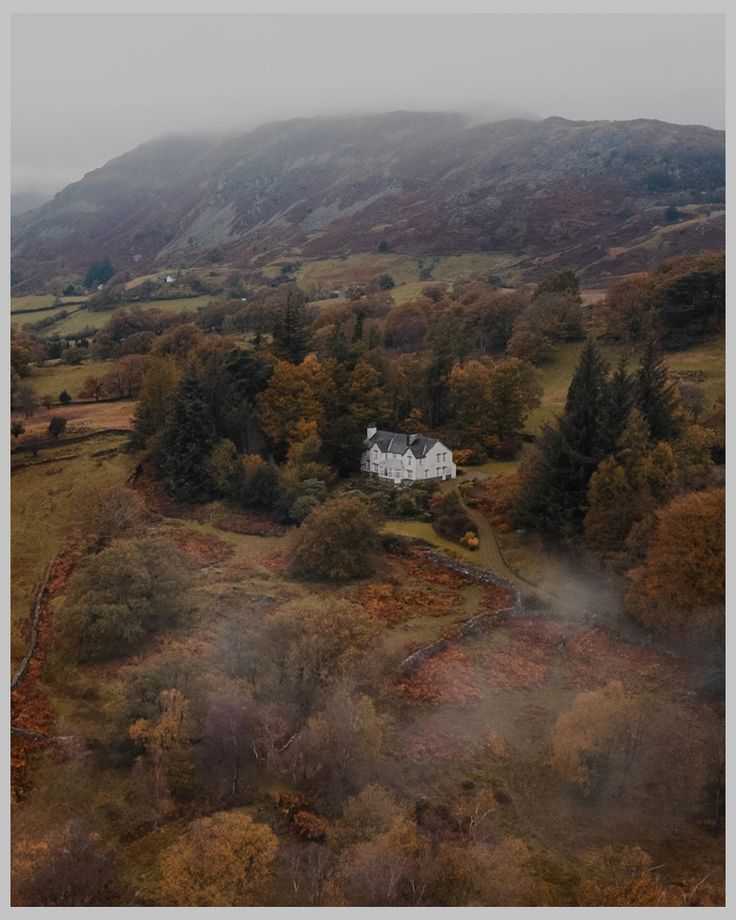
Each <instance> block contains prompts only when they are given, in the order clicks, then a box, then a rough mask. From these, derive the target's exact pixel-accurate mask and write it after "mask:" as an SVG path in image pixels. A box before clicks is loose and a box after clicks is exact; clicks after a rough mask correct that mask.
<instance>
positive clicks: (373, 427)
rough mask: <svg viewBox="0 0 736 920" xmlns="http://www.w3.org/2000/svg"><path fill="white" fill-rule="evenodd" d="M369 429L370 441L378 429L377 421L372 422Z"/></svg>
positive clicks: (368, 436)
mask: <svg viewBox="0 0 736 920" xmlns="http://www.w3.org/2000/svg"><path fill="white" fill-rule="evenodd" d="M367 431H368V434H367V438H368V440H369V441H370V439H371V438H372V437H373V435H374V434H375V433H376V432H377V431H378V428H376V423H375V422H371V423H370V425H369V426H368V429H367Z"/></svg>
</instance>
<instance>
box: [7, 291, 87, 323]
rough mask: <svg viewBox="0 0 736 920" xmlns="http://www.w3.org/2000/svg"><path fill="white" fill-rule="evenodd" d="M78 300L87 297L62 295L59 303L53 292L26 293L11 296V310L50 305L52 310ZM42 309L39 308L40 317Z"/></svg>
mask: <svg viewBox="0 0 736 920" xmlns="http://www.w3.org/2000/svg"><path fill="white" fill-rule="evenodd" d="M78 300H86V298H85V297H62V298H61V299H60V302H59V303H55V298H54V295H53V294H26V295H25V296H23V297H11V298H10V312H11V313H16V312H17V311H18V310H36V309H38V308H39V307H48V308H49V309H50V310H52V309H56V310H59V309H61V307H63V306H64V304H66V303H70V302H72V303H73V302H75V301H78ZM40 315H41V311H40V310H39V318H40Z"/></svg>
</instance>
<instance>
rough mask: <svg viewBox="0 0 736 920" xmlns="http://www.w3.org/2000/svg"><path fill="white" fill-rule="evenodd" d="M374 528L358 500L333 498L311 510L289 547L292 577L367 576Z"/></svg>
mask: <svg viewBox="0 0 736 920" xmlns="http://www.w3.org/2000/svg"><path fill="white" fill-rule="evenodd" d="M377 548H378V527H377V525H376V521H375V519H374V517H373V515H372V514H371V513H370V511H369V510H368V508H367V507H366V505H365V503H364V502H363V501H362V500H361V499H359V498H353V497H347V498H334V499H332V500H331V501H328V502H325V504H323V505H320V506H319V507H318V508H314V509H313V510H312V511H311V512H310V514H309V515H308V516H307V518H306V519H305V521H304V523H303V524H302V526H301V527H300V528H299V532H298V534H297V536H296V539H295V541H294V544H293V546H292V548H291V558H290V566H291V570H292V572H293V573H294V574H295V575H300V576H302V577H313V578H328V579H333V580H343V579H349V578H358V577H360V576H363V575H369V574H370V573H371V571H372V570H373V559H372V555H373V552H374V551H375V550H376V549H377Z"/></svg>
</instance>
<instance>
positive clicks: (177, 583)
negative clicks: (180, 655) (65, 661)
mask: <svg viewBox="0 0 736 920" xmlns="http://www.w3.org/2000/svg"><path fill="white" fill-rule="evenodd" d="M189 583H190V578H189V577H188V570H187V564H186V561H185V559H184V557H183V554H182V553H181V551H180V550H178V549H177V548H176V547H175V546H173V545H172V544H171V543H168V542H164V541H162V540H159V539H156V538H154V537H140V538H136V539H125V540H118V541H116V542H115V543H113V544H111V545H110V546H108V547H107V548H106V549H103V550H102V551H101V552H100V553H97V555H95V556H90V557H88V558H87V559H85V560H84V562H82V563H81V564H80V566H79V568H78V569H77V570H76V572H75V573H74V575H73V576H72V579H71V581H70V584H69V591H68V594H67V596H66V597H65V599H64V606H63V613H62V615H61V617H60V618H59V621H60V629H61V632H62V635H63V638H64V642H65V645H66V648H67V649H68V650H69V652H70V653H71V654H72V655H73V657H74V658H76V659H77V660H78V661H96V660H105V659H108V658H113V657H115V656H117V655H124V654H126V653H128V652H130V651H132V650H133V649H134V648H136V647H137V646H138V645H139V644H140V643H141V642H142V641H143V639H144V638H145V637H146V636H148V635H150V634H151V633H154V632H156V631H157V630H159V629H162V628H164V627H166V626H169V625H171V624H172V623H175V622H176V621H177V620H179V619H180V617H181V616H182V613H183V612H184V610H185V609H186V605H187V601H186V595H187V589H188V586H189Z"/></svg>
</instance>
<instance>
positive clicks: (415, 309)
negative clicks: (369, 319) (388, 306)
mask: <svg viewBox="0 0 736 920" xmlns="http://www.w3.org/2000/svg"><path fill="white" fill-rule="evenodd" d="M429 303H430V302H429V301H426V300H410V301H407V302H406V303H402V304H399V305H398V306H397V307H394V308H393V310H392V311H391V312H390V313H389V315H388V316H387V317H386V322H385V323H384V326H383V339H384V344H385V345H386V347H387V348H395V349H396V350H397V351H400V352H407V351H420V350H421V349H422V347H423V346H424V343H425V340H426V338H427V334H428V331H429V322H428V319H427V316H428V308H429Z"/></svg>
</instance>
